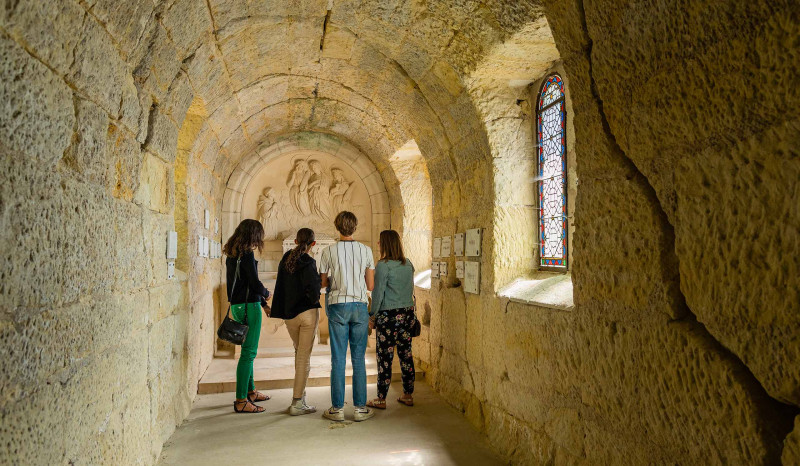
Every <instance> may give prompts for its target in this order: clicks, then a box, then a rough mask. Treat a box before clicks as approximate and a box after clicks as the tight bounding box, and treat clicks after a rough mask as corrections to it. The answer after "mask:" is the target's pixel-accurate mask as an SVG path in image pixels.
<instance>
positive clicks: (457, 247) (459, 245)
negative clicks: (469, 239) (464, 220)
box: [453, 233, 464, 257]
mask: <svg viewBox="0 0 800 466" xmlns="http://www.w3.org/2000/svg"><path fill="white" fill-rule="evenodd" d="M453 254H455V255H456V256H457V257H458V256H463V255H464V233H456V236H455V237H454V238H453Z"/></svg>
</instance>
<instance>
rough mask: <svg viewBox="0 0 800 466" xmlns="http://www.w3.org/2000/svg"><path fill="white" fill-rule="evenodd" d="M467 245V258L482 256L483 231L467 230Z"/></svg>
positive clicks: (476, 229) (477, 229)
mask: <svg viewBox="0 0 800 466" xmlns="http://www.w3.org/2000/svg"><path fill="white" fill-rule="evenodd" d="M466 236H467V244H466V246H465V253H466V255H467V257H478V256H480V255H481V229H480V228H475V229H474V230H467V235H466Z"/></svg>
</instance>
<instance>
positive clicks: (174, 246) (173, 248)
mask: <svg viewBox="0 0 800 466" xmlns="http://www.w3.org/2000/svg"><path fill="white" fill-rule="evenodd" d="M177 258H178V232H177V231H169V232H167V259H177Z"/></svg>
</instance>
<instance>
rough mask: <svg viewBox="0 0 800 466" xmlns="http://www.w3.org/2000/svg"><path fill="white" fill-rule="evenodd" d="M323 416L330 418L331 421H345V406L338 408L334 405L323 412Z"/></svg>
mask: <svg viewBox="0 0 800 466" xmlns="http://www.w3.org/2000/svg"><path fill="white" fill-rule="evenodd" d="M322 417H324V418H326V419H330V420H331V421H344V408H339V409H336V408H334V407H333V406H331V407H330V409H327V410H325V412H324V413H322Z"/></svg>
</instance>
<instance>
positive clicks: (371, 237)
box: [216, 132, 391, 355]
mask: <svg viewBox="0 0 800 466" xmlns="http://www.w3.org/2000/svg"><path fill="white" fill-rule="evenodd" d="M341 210H351V211H353V212H354V213H355V214H356V216H358V218H359V229H358V230H357V231H356V234H355V238H356V239H357V240H358V241H361V242H363V243H364V244H366V245H368V246H370V247H372V249H373V252H374V253H375V254H376V256H377V253H378V250H377V240H378V234H379V233H380V231H381V230H385V229H388V228H390V227H391V220H390V213H391V208H390V205H389V195H388V192H387V189H386V187H385V185H384V182H383V179H382V177H381V174H380V173H379V171H378V170H377V168H376V167H375V165H374V164H373V163H372V162H371V161H370V159H369V158H367V156H366V155H364V154H363V153H362V152H361V151H359V150H358V149H357V148H355V147H354V146H352V145H351V144H349V143H347V142H345V141H342V140H341V139H339V138H337V137H335V136H332V135H329V134H323V133H311V132H302V133H294V134H292V135H289V136H286V137H283V138H281V139H280V140H279V141H277V142H269V143H265V144H263V145H262V146H261V147H259V148H258V149H257V150H255V151H253V152H252V153H251V154H249V155H247V156H245V157H244V158H242V161H241V162H240V163H239V165H237V166H236V168H235V169H234V170H233V172H232V173H231V175H230V177H229V178H228V182H227V185H226V188H225V194H224V196H223V201H222V225H221V229H222V238H223V239H225V238H228V237H230V235H231V234H232V233H233V230H234V229H235V228H236V226H237V225H238V224H239V222H240V221H241V220H243V219H245V218H256V219H259V220H261V221H262V224H263V225H264V229H265V232H266V243H265V248H264V250H263V251H262V252H261V253H260V254H259V257H258V260H259V276H260V278H261V279H262V281H263V282H264V284H265V285H266V286H267V288H269V289H273V285H274V280H275V276H276V274H277V270H278V264H279V262H280V259H281V257H282V255H283V253H284V249H285V245H284V241H288V240H291V239H292V238H293V237H294V234H295V232H296V231H297V229H299V228H302V227H309V228H312V229H313V230H314V231H315V232H316V233H317V235H318V237H319V238H320V239H321V238H327V239H329V240H332V239H333V238H335V237H336V231H335V229H334V227H333V218H334V217H335V215H336V214H337V213H338V212H339V211H341ZM220 280H221V282H224V277H220ZM221 299H224V297H222V298H221ZM220 304H223V303H220ZM219 308H220V309H225V306H223V305H220V306H219ZM222 317H223V316H222V315H218V316H217V317H216V318H217V321H218V322H219V321H220V320H221V319H222ZM325 322H326V320H325V318H324V313H323V317H322V320H321V321H320V335H321V341H323V342H324V341H326V336H327V325H326V324H325ZM288 347H291V341H290V340H289V339H288V335H285V331H284V330H283V321H280V320H278V319H265V320H264V322H263V325H262V339H261V348H260V349H259V354H260V355H271V354H276V353H280V352H281V351H282V350H283V349H285V348H288Z"/></svg>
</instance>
